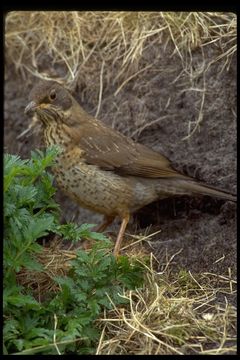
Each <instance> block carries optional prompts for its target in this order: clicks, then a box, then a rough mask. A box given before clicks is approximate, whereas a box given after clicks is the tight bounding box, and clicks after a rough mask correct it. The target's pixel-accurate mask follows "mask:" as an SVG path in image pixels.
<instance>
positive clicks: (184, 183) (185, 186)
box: [159, 178, 237, 202]
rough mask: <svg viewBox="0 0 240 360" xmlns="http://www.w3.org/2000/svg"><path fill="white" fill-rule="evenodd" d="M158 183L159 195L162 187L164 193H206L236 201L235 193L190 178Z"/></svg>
mask: <svg viewBox="0 0 240 360" xmlns="http://www.w3.org/2000/svg"><path fill="white" fill-rule="evenodd" d="M161 180H162V179H161ZM164 180H165V179H164ZM159 185H160V186H159V195H160V194H161V193H162V190H163V187H164V193H165V194H166V195H170V194H171V195H193V196H194V195H208V196H212V197H216V198H219V199H225V200H229V201H234V202H236V201H237V196H236V195H235V194H232V193H230V192H228V191H225V190H221V189H218V188H216V187H214V186H210V185H205V184H203V183H200V182H197V181H194V180H192V179H190V180H188V179H186V180H185V179H181V178H179V179H168V180H167V181H166V183H165V184H163V182H162V181H161V183H160V182H159ZM163 185H164V186H163ZM163 197H168V196H163Z"/></svg>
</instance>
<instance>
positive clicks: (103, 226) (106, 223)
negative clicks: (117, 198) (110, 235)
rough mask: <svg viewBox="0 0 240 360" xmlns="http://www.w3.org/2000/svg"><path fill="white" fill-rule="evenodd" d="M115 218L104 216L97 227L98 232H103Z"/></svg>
mask: <svg viewBox="0 0 240 360" xmlns="http://www.w3.org/2000/svg"><path fill="white" fill-rule="evenodd" d="M114 219H115V216H107V215H105V216H104V219H103V222H102V223H101V224H100V225H99V226H98V227H97V229H96V230H95V231H96V232H103V231H104V230H105V229H106V228H107V227H108V226H109V225H111V223H112V222H113V220H114Z"/></svg>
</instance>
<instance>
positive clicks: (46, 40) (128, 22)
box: [5, 11, 237, 94]
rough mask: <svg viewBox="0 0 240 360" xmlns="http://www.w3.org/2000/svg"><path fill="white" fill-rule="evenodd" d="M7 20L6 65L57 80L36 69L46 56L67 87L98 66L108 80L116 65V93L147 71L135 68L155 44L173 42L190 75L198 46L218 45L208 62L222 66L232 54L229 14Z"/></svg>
mask: <svg viewBox="0 0 240 360" xmlns="http://www.w3.org/2000/svg"><path fill="white" fill-rule="evenodd" d="M5 22H6V33H5V44H6V61H11V62H13V63H14V64H15V66H16V68H17V69H19V70H20V71H21V72H22V74H23V75H24V74H26V71H29V72H30V73H32V74H34V75H35V76H38V77H40V78H48V77H50V78H52V77H55V76H57V74H56V73H55V74H54V73H52V74H51V73H50V74H46V73H45V71H44V70H42V69H39V63H40V57H41V56H42V54H45V55H49V56H50V58H51V67H52V68H53V67H54V66H57V65H64V68H65V73H64V74H61V76H60V79H61V80H63V81H65V82H66V83H69V84H70V83H72V82H73V81H74V80H75V79H76V78H78V77H79V76H80V75H81V77H82V76H87V74H89V73H91V72H93V71H95V70H96V69H95V67H96V66H99V65H100V66H101V67H102V68H103V69H104V71H105V76H106V78H107V74H106V72H108V71H111V72H113V71H114V70H115V64H117V70H118V71H115V75H116V76H115V79H114V81H117V80H118V81H119V87H118V88H117V90H116V93H115V94H117V93H118V92H119V91H120V90H121V89H122V88H123V87H124V86H125V85H126V83H127V82H128V81H129V79H130V78H132V77H133V76H136V75H137V74H138V72H139V71H144V70H146V69H144V68H141V67H140V66H139V62H140V59H141V56H142V54H143V50H146V49H147V47H149V46H152V45H154V44H155V43H156V42H157V43H163V44H165V45H164V46H165V47H166V46H168V43H169V42H172V43H173V44H174V52H177V53H178V54H179V56H180V57H181V59H182V62H183V69H184V70H185V71H189V64H187V61H188V60H187V59H188V57H187V56H186V55H187V54H188V55H189V56H190V58H191V53H192V51H193V50H194V49H196V48H198V47H204V46H206V45H208V44H214V46H218V47H219V49H221V53H220V55H219V57H218V58H216V59H213V60H212V62H214V61H218V60H220V59H223V58H224V59H225V66H226V65H227V64H228V63H229V60H230V59H231V55H232V54H233V53H234V52H235V51H236V31H237V30H236V15H235V14H233V13H202V12H190V13H184V12H179V13H175V12H76V11H72V12H71V11H69V12H66V11H65V12H62V11H58V12H55V11H49V12H46V11H45V12H44V11H43V12H34V11H31V12H30V11H29V12H27V11H25V12H22V11H14V12H10V13H8V15H7V17H6V21H5ZM107 64H108V65H110V66H109V67H107V66H106V65H107ZM48 65H49V64H46V69H47V67H48ZM209 65H210V64H208V66H209ZM149 66H151V64H149ZM107 68H108V69H107ZM46 69H45V70H46ZM99 70H100V69H99Z"/></svg>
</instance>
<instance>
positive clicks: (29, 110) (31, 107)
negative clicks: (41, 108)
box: [24, 101, 37, 115]
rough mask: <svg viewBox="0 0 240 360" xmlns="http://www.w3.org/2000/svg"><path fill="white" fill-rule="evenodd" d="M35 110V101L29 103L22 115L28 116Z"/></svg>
mask: <svg viewBox="0 0 240 360" xmlns="http://www.w3.org/2000/svg"><path fill="white" fill-rule="evenodd" d="M36 108H37V103H35V101H31V102H30V103H29V104H28V105H27V106H26V107H25V110H24V114H27V115H29V114H30V113H33V112H34V110H35V109H36Z"/></svg>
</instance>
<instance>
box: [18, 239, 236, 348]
mask: <svg viewBox="0 0 240 360" xmlns="http://www.w3.org/2000/svg"><path fill="white" fill-rule="evenodd" d="M153 235H154V234H151V235H148V236H142V237H141V236H140V237H138V238H137V239H136V240H135V242H131V243H130V242H129V244H128V245H126V246H125V253H126V254H127V255H128V256H129V257H130V258H134V259H136V258H137V259H138V261H140V262H142V263H143V264H144V266H145V270H146V271H145V283H144V287H143V288H141V289H137V290H134V291H126V292H125V293H124V297H125V298H126V299H128V300H129V304H127V305H124V307H116V306H115V305H114V304H113V310H111V311H105V312H104V313H103V314H102V318H100V319H99V320H98V326H99V327H100V329H102V334H101V338H100V341H99V344H98V347H97V350H96V354H99V355H100V354H108V355H111V354H134V355H136V354H138V355H140V354H141V355H143V354H144V355H147V354H151V355H163V354H193V353H194V354H215V355H216V354H218V355H222V354H230V353H231V354H234V353H236V337H235V334H236V316H237V315H236V308H235V307H234V306H232V305H230V304H229V303H228V300H227V297H226V295H227V296H231V295H232V296H234V294H235V293H236V289H235V287H236V281H235V280H234V279H232V276H231V269H229V273H228V274H227V275H217V274H212V273H202V274H201V275H193V274H192V273H191V272H190V271H189V272H187V271H185V270H180V271H176V269H175V267H174V264H173V260H174V259H175V258H176V257H177V256H178V254H179V253H180V252H181V250H180V251H179V252H178V253H176V254H173V255H171V256H169V255H168V254H166V256H165V257H164V258H162V259H160V261H157V260H156V258H155V257H154V255H153V254H152V253H151V254H150V255H149V254H148V255H147V258H148V261H146V254H147V253H146V249H145V248H144V246H143V245H142V243H143V242H144V241H147V240H148V239H149V238H150V237H151V236H153ZM38 256H39V258H38V260H39V262H40V263H41V264H42V265H43V266H44V271H42V272H39V273H36V272H29V271H22V272H21V273H20V274H19V275H18V280H19V282H20V283H21V284H22V285H23V286H25V287H30V288H31V289H33V290H34V291H35V294H36V297H37V298H38V299H39V300H40V301H41V299H42V296H45V295H46V294H47V293H48V292H49V291H54V292H56V291H59V287H58V286H57V285H56V284H55V283H54V281H53V278H54V277H55V276H59V275H61V276H62V275H66V274H67V272H68V270H69V268H70V265H69V260H71V259H73V258H74V257H75V251H74V250H63V249H62V248H61V242H57V243H55V244H54V245H53V246H51V247H50V248H45V249H44V251H43V253H42V254H40V255H38ZM160 264H161V266H160ZM159 268H160V269H161V271H159ZM220 296H221V297H223V299H224V300H221V301H220V302H219V301H218V299H219V297H220ZM109 301H110V302H112V300H111V299H110V298H109Z"/></svg>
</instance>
